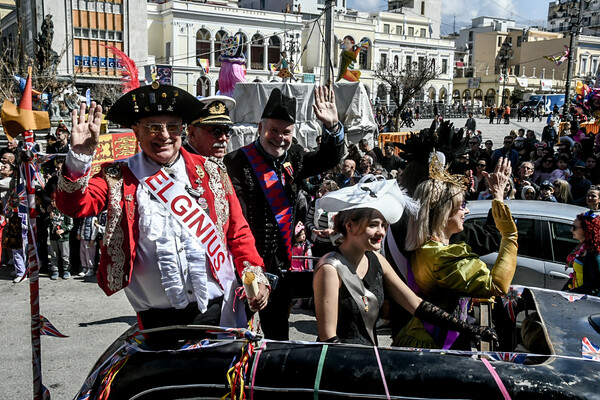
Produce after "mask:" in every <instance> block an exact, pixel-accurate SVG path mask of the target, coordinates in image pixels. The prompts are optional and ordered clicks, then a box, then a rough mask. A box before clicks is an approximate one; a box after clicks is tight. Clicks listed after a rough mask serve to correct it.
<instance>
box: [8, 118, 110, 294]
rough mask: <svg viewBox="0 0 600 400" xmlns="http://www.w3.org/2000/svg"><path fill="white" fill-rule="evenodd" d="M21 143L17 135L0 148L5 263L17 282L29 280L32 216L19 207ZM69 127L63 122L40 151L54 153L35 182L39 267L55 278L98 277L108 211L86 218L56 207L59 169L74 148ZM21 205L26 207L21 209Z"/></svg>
mask: <svg viewBox="0 0 600 400" xmlns="http://www.w3.org/2000/svg"><path fill="white" fill-rule="evenodd" d="M22 148H23V146H22V144H21V143H20V142H19V141H18V140H17V139H13V140H11V141H9V142H8V144H7V146H6V147H4V148H2V149H0V202H1V207H0V212H1V213H2V217H3V218H2V220H6V225H5V226H4V229H2V236H1V237H2V266H9V267H12V268H13V269H14V270H13V272H12V275H13V277H14V280H13V282H15V283H19V282H22V281H25V280H26V279H27V277H26V276H25V277H24V274H25V272H26V270H27V266H26V255H27V245H28V238H27V229H28V225H27V223H26V221H27V216H26V215H25V213H24V212H23V211H20V209H19V195H18V193H17V184H18V181H19V179H20V178H19V175H20V171H19V168H18V166H17V162H18V160H19V157H20V154H21V152H22ZM69 148H70V144H69V131H68V129H67V127H66V126H64V125H59V126H58V128H57V129H56V131H55V133H53V134H49V135H47V136H46V146H45V148H44V149H42V148H40V146H39V143H36V145H35V150H36V151H37V152H41V153H45V154H48V155H49V160H47V161H46V162H44V163H43V164H42V165H41V177H38V179H40V180H42V182H39V181H36V182H35V203H36V212H37V218H36V226H37V243H36V247H37V251H38V256H39V260H40V272H41V273H42V274H47V275H48V276H49V278H50V279H51V280H57V279H59V278H62V279H69V278H71V277H72V276H73V275H75V276H77V277H82V278H90V279H91V278H93V277H94V276H95V274H96V266H97V260H99V254H98V249H99V248H100V247H99V246H96V243H97V242H99V241H101V240H102V233H103V231H104V223H105V215H103V214H105V213H103V214H101V215H99V216H95V217H90V218H85V219H72V218H70V217H68V216H66V215H64V214H63V213H61V212H60V211H59V210H58V208H57V207H56V203H55V200H54V198H55V192H56V188H57V181H58V171H59V170H60V169H61V168H62V165H63V163H64V160H65V156H66V153H67V152H68V151H69ZM21 210H22V209H21Z"/></svg>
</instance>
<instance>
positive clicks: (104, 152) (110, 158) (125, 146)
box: [90, 132, 139, 175]
mask: <svg viewBox="0 0 600 400" xmlns="http://www.w3.org/2000/svg"><path fill="white" fill-rule="evenodd" d="M138 150H139V146H138V141H137V138H136V137H135V134H134V133H133V132H123V133H111V134H107V135H100V136H99V137H98V146H97V147H96V154H95V155H94V159H93V160H92V169H91V172H90V174H91V175H94V174H96V173H98V172H99V171H100V167H101V166H102V164H104V163H107V162H114V161H119V160H124V159H126V158H129V157H131V156H132V155H134V154H136V153H137V152H138Z"/></svg>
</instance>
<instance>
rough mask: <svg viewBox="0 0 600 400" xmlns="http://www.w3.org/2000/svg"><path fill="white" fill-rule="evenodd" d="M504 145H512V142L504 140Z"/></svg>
mask: <svg viewBox="0 0 600 400" xmlns="http://www.w3.org/2000/svg"><path fill="white" fill-rule="evenodd" d="M504 144H512V140H506V141H504Z"/></svg>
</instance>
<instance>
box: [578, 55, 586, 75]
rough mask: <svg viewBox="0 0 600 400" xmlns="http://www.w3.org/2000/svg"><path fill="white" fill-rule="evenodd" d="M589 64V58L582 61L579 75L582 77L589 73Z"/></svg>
mask: <svg viewBox="0 0 600 400" xmlns="http://www.w3.org/2000/svg"><path fill="white" fill-rule="evenodd" d="M587 62H588V59H587V58H582V59H581V68H580V69H579V73H580V74H581V75H585V74H586V73H587Z"/></svg>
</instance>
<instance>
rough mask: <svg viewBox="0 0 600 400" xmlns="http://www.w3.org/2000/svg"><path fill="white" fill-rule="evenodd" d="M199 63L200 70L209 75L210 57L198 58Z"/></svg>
mask: <svg viewBox="0 0 600 400" xmlns="http://www.w3.org/2000/svg"><path fill="white" fill-rule="evenodd" d="M197 60H198V65H199V66H200V71H201V72H202V75H208V73H209V71H210V60H209V59H208V58H200V57H198V58H197Z"/></svg>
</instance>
